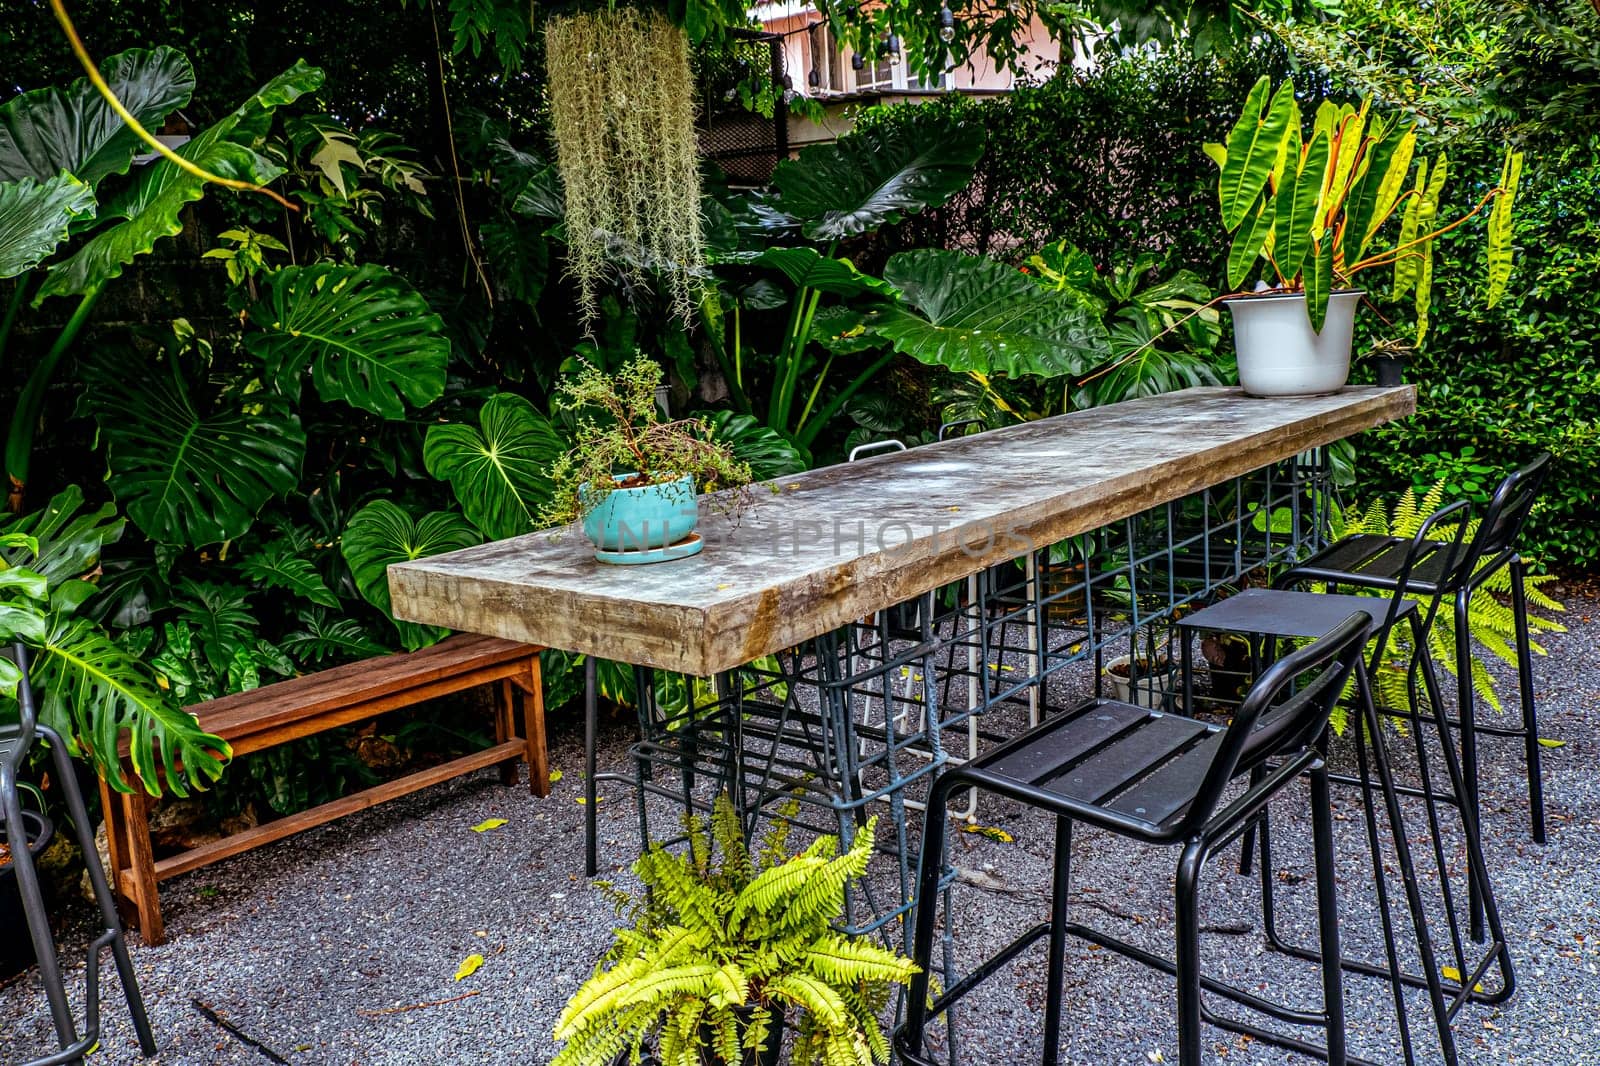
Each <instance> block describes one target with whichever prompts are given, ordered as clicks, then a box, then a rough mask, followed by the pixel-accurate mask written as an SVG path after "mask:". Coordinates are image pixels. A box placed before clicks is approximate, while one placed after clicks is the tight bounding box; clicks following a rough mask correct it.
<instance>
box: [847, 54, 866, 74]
mask: <svg viewBox="0 0 1600 1066" xmlns="http://www.w3.org/2000/svg"><path fill="white" fill-rule="evenodd" d="M850 65H851V66H852V67H854V68H855V69H856V70H860V69H861V68H863V67H865V66H866V65H867V61H866V60H865V59H862V58H861V53H860V52H851V53H850Z"/></svg>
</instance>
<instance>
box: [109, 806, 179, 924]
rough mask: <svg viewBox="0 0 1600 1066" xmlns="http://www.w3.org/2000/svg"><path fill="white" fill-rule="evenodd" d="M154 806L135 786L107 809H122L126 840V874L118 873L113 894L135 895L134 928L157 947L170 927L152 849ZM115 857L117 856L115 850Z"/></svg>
mask: <svg viewBox="0 0 1600 1066" xmlns="http://www.w3.org/2000/svg"><path fill="white" fill-rule="evenodd" d="M150 802H151V801H150V797H149V796H147V795H145V794H144V792H143V791H142V790H141V789H140V786H139V785H138V783H137V782H135V784H134V791H133V792H131V793H127V792H113V793H112V794H111V798H110V802H109V803H108V804H107V805H106V809H107V810H108V811H109V810H111V809H112V808H113V807H116V808H117V809H118V812H119V813H118V821H120V822H121V823H122V837H123V842H124V843H125V844H126V850H125V851H124V856H125V860H126V862H127V866H126V869H125V870H124V869H119V870H118V871H117V873H116V877H115V881H114V885H113V889H112V891H113V893H114V894H118V895H129V894H131V895H132V897H133V908H134V918H135V922H134V924H136V925H137V926H138V927H139V937H140V939H142V940H143V941H144V942H145V943H146V944H148V945H150V946H151V947H155V946H156V945H157V944H165V943H166V942H167V927H166V923H164V922H163V921H162V919H161V895H160V890H159V889H158V888H157V886H156V857H155V852H154V850H153V849H152V848H151V845H150ZM106 832H107V835H108V836H110V835H111V826H110V824H109V822H108V823H107V826H106ZM113 848H115V845H113ZM112 854H113V855H115V854H116V852H115V850H113V852H112Z"/></svg>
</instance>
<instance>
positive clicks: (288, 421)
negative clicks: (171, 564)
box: [85, 363, 306, 547]
mask: <svg viewBox="0 0 1600 1066" xmlns="http://www.w3.org/2000/svg"><path fill="white" fill-rule="evenodd" d="M169 367H170V370H169V371H167V372H166V373H163V372H160V371H156V372H144V373H129V372H128V371H127V369H125V368H117V367H113V366H110V365H105V364H101V365H98V366H95V367H94V368H93V369H92V373H91V387H90V389H89V390H88V391H87V392H86V393H85V405H86V406H87V408H88V410H89V413H90V414H92V415H93V416H94V418H95V421H96V422H98V423H99V424H100V433H101V438H102V440H103V441H104V442H105V445H106V452H107V454H106V463H107V466H108V467H109V468H110V473H109V474H108V475H107V480H108V481H109V482H110V484H111V491H112V492H114V493H115V494H116V496H117V500H118V501H119V502H120V503H121V504H122V507H123V509H124V510H125V511H126V512H127V514H128V517H129V518H132V519H133V521H134V524H135V525H137V526H138V527H139V528H140V529H142V530H144V532H145V533H146V534H147V535H148V536H149V537H150V538H151V539H152V540H156V541H161V542H163V543H168V544H187V545H192V546H194V547H201V546H203V545H207V544H216V543H219V542H221V541H224V540H232V539H233V538H235V537H238V536H239V535H240V534H242V533H244V532H245V530H247V529H249V528H250V525H251V523H253V522H254V521H255V516H256V514H257V513H258V512H259V511H260V510H261V508H262V507H263V506H265V504H266V503H267V501H268V500H270V499H272V498H274V497H277V496H283V495H285V494H286V493H288V492H290V491H291V490H293V489H294V487H295V486H296V485H297V484H299V481H300V464H301V461H302V459H304V457H305V449H306V435H305V431H304V430H303V429H301V427H300V420H299V419H298V418H297V417H296V416H295V415H294V414H293V413H291V412H290V411H289V409H288V405H287V404H286V403H285V402H284V401H283V400H282V398H280V397H277V396H273V395H270V394H262V393H255V394H251V395H249V396H247V397H244V398H242V399H241V398H234V399H231V400H229V399H224V400H221V401H219V402H218V404H217V405H216V409H215V410H213V411H210V412H207V413H202V412H201V411H200V409H199V408H198V407H197V406H196V404H195V401H194V398H193V397H192V396H191V395H190V392H189V387H188V384H187V383H186V382H185V381H184V380H183V378H182V376H181V375H180V373H179V371H178V367H177V365H176V363H171V364H169Z"/></svg>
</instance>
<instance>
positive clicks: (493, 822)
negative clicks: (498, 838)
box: [472, 818, 510, 833]
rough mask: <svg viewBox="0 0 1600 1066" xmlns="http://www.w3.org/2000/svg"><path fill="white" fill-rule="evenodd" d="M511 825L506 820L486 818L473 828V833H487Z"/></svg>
mask: <svg viewBox="0 0 1600 1066" xmlns="http://www.w3.org/2000/svg"><path fill="white" fill-rule="evenodd" d="M509 824H510V823H509V822H507V821H506V820H505V819H504V818H485V819H484V820H483V821H481V822H479V823H478V824H477V825H475V826H473V827H472V831H473V832H474V833H487V832H488V831H489V830H491V829H499V828H500V827H501V826H503V825H509Z"/></svg>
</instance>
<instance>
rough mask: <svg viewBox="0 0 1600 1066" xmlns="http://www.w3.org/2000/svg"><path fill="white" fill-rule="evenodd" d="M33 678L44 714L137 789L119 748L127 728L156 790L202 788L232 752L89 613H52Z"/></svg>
mask: <svg viewBox="0 0 1600 1066" xmlns="http://www.w3.org/2000/svg"><path fill="white" fill-rule="evenodd" d="M33 682H34V686H35V688H36V690H37V691H39V692H40V693H42V700H41V703H40V706H39V717H40V720H41V721H43V722H44V723H45V724H46V725H48V726H51V727H53V728H54V729H56V730H57V731H58V732H59V733H61V735H62V736H64V737H67V738H69V741H68V742H69V745H70V746H71V747H72V748H73V749H74V754H78V753H84V752H87V754H89V755H90V756H91V757H92V758H93V759H94V761H95V763H96V764H97V765H98V766H99V767H100V770H101V773H102V774H103V775H104V776H105V780H106V781H107V782H108V783H109V784H111V785H112V787H114V788H116V789H117V790H118V791H121V792H127V791H130V790H131V785H130V783H129V782H128V781H127V780H126V779H125V778H124V777H123V774H122V769H121V762H122V760H121V759H119V758H118V756H117V750H118V746H119V744H120V743H121V742H122V740H123V738H124V736H126V737H127V740H128V752H129V761H130V762H131V763H132V764H133V771H134V773H135V774H136V775H137V776H138V778H139V780H140V781H141V782H143V784H144V787H145V790H146V791H147V792H149V793H150V794H151V795H159V794H160V789H161V785H162V784H163V783H164V784H165V785H166V786H167V787H168V788H169V789H171V790H172V792H173V793H175V794H176V795H179V796H185V795H188V793H189V791H190V790H191V789H204V788H205V787H206V786H207V785H209V784H210V783H211V782H213V781H216V780H217V779H218V778H219V777H221V776H222V768H223V765H224V764H225V763H226V761H227V760H228V758H229V757H230V756H231V754H232V752H231V751H230V749H229V747H228V744H227V742H226V741H224V740H222V739H221V738H220V737H216V736H213V735H211V734H210V733H207V732H206V731H205V730H203V729H201V728H200V726H199V723H197V722H196V721H195V718H194V716H193V715H191V714H189V713H187V712H186V711H184V710H183V708H182V707H179V706H178V705H177V703H176V701H175V700H173V698H172V697H171V695H169V694H168V693H167V692H165V691H164V690H162V689H161V688H160V687H159V686H158V685H157V684H156V681H155V678H154V677H153V676H152V675H151V673H150V671H149V669H148V668H147V667H146V666H145V665H144V664H143V663H142V662H140V661H139V659H138V658H137V657H136V656H134V655H133V654H132V653H130V652H129V651H127V650H126V649H124V648H123V647H121V646H120V645H118V644H117V643H116V642H115V641H113V640H112V639H111V638H110V637H108V636H107V635H106V634H105V632H104V631H103V630H102V629H100V627H99V626H97V625H95V624H94V623H93V622H91V621H89V620H88V619H87V618H65V617H61V616H55V617H53V618H52V619H51V625H50V630H49V632H47V633H46V634H45V637H44V639H43V640H42V641H40V642H39V645H38V654H37V656H36V658H35V659H34V663H33Z"/></svg>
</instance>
